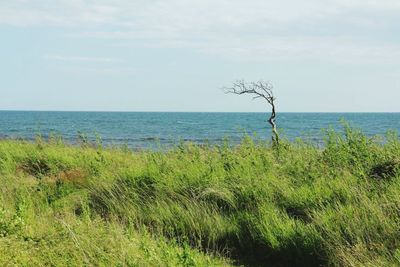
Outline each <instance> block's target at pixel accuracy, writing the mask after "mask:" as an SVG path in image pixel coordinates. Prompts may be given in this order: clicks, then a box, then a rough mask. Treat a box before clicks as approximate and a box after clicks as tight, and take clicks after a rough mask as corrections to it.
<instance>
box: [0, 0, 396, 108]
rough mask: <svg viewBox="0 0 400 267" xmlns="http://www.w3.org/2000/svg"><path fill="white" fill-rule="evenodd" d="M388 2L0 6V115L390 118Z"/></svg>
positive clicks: (391, 14) (40, 0)
mask: <svg viewBox="0 0 400 267" xmlns="http://www.w3.org/2000/svg"><path fill="white" fill-rule="evenodd" d="M399 14H400V1H399V0H326V1H321V0H307V1H305V0H303V1H301V0H248V1H243V0H158V1H157V0H96V1H94V0H92V1H88V0H29V1H28V0H12V1H10V0H0V33H1V39H0V40H1V45H0V48H1V49H0V73H1V79H0V93H1V97H0V109H3V110H4V109H6V110H8V109H12V110H114V111H264V110H265V105H264V103H263V102H262V101H252V100H251V98H249V97H246V96H234V95H225V94H224V93H223V91H222V90H221V87H223V86H225V85H230V83H231V82H232V81H233V80H235V79H242V78H243V79H247V80H249V81H251V80H258V79H265V80H270V81H272V82H273V84H274V86H275V94H276V96H277V97H278V110H279V111H326V112H332V111H389V112H399V111H400V34H399V31H400V15H399Z"/></svg>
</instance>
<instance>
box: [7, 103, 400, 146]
mask: <svg viewBox="0 0 400 267" xmlns="http://www.w3.org/2000/svg"><path fill="white" fill-rule="evenodd" d="M268 116H269V114H268V113H189V112H188V113H180V112H53V111H51V112H47V111H46V112H44V111H43V112H41V111H0V138H22V139H26V140H33V139H35V137H36V136H37V135H38V134H40V135H41V136H42V137H44V138H47V137H48V136H49V135H50V134H56V135H61V136H62V137H63V139H64V140H65V141H66V142H68V143H75V142H76V141H77V138H78V136H79V134H80V133H83V134H85V135H86V136H87V137H88V138H89V140H92V141H93V140H95V139H96V137H101V139H102V142H103V144H105V145H111V144H112V145H128V146H129V147H131V148H135V149H136V148H148V147H154V146H160V145H161V146H164V145H165V146H169V145H174V144H178V143H179V142H180V141H193V142H197V143H206V142H207V143H221V142H222V141H223V140H224V139H225V138H228V139H229V140H230V141H231V142H233V143H237V142H240V140H241V139H242V138H243V136H244V134H250V135H255V136H256V138H259V139H269V138H270V132H271V130H270V126H269V125H268V124H267V122H266V120H267V118H268ZM342 119H344V120H346V121H347V122H349V123H350V124H351V125H352V126H354V127H357V128H360V129H362V130H363V131H364V133H365V134H367V135H369V136H373V135H384V134H385V133H386V132H387V131H389V130H395V131H398V132H400V113H279V114H278V117H277V123H278V127H279V129H280V130H281V131H282V134H283V135H284V136H285V137H286V138H288V139H289V140H294V139H296V138H297V137H301V138H303V139H305V140H307V141H312V142H316V143H321V142H322V140H323V136H324V133H323V130H324V129H329V128H330V127H332V128H334V129H336V130H341V129H343V127H342V124H341V120H342Z"/></svg>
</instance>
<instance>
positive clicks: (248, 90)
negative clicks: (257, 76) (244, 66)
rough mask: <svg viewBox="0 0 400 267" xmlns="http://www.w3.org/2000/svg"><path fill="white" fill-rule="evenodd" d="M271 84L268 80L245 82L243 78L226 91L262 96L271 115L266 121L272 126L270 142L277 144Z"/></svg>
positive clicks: (255, 96) (277, 137)
mask: <svg viewBox="0 0 400 267" xmlns="http://www.w3.org/2000/svg"><path fill="white" fill-rule="evenodd" d="M272 89H273V86H272V84H271V83H270V82H266V81H262V80H260V81H257V82H251V83H246V82H245V81H244V80H238V81H236V82H234V83H233V85H232V87H229V88H226V93H230V94H236V95H243V94H251V95H254V96H253V99H257V98H263V99H264V100H266V101H267V103H268V104H269V105H270V106H271V108H272V111H271V116H270V117H269V119H268V123H269V124H271V127H272V142H273V144H276V145H277V144H279V134H278V131H277V129H276V120H275V119H276V112H275V102H274V101H275V100H276V98H275V97H274V94H273V92H272Z"/></svg>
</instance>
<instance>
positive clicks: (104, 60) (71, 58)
mask: <svg viewBox="0 0 400 267" xmlns="http://www.w3.org/2000/svg"><path fill="white" fill-rule="evenodd" d="M45 58H46V59H50V60H56V61H70V62H93V63H115V62H123V60H121V59H117V58H101V57H82V56H63V55H46V56H45Z"/></svg>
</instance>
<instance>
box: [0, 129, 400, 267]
mask: <svg viewBox="0 0 400 267" xmlns="http://www.w3.org/2000/svg"><path fill="white" fill-rule="evenodd" d="M399 169H400V142H399V140H398V138H397V136H395V135H392V136H391V137H389V138H388V140H387V141H386V142H385V144H384V145H382V144H378V142H374V141H373V140H370V139H368V138H366V137H365V136H364V135H362V134H361V133H358V132H357V131H353V130H350V129H347V130H346V136H345V137H344V138H341V137H340V136H339V135H337V134H335V133H331V134H330V135H328V136H327V143H326V148H325V149H323V150H322V149H317V148H314V147H312V146H311V145H306V144H302V143H296V144H288V143H287V144H284V145H282V146H280V147H279V148H278V149H277V148H274V149H273V148H271V147H269V146H268V145H265V144H254V143H253V142H252V141H251V140H250V139H245V140H244V141H243V143H242V144H241V145H240V146H237V147H234V148H232V147H229V146H211V147H199V146H194V145H184V146H181V147H177V148H176V149H173V150H170V151H167V152H150V151H146V152H135V153H133V152H130V151H124V150H117V149H114V150H112V149H108V150H104V149H101V148H89V147H70V146H66V145H63V144H62V143H59V142H56V141H51V142H49V143H43V142H37V143H35V144H31V143H24V142H16V141H1V142H0V183H1V187H0V188H1V189H0V190H1V193H0V203H1V204H0V266H7V265H10V266H13V265H18V266H24V265H26V266H31V265H32V264H34V265H35V266H43V265H47V266H48V265H54V266H74V265H78V266H79V265H87V266H92V265H95V266H179V265H181V266H211V265H213V266H224V265H225V266H228V265H232V264H242V265H246V266H295V265H298V266H318V265H337V266H368V265H369V266H391V265H393V266H394V265H399V264H400V216H399V215H400V171H399Z"/></svg>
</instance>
